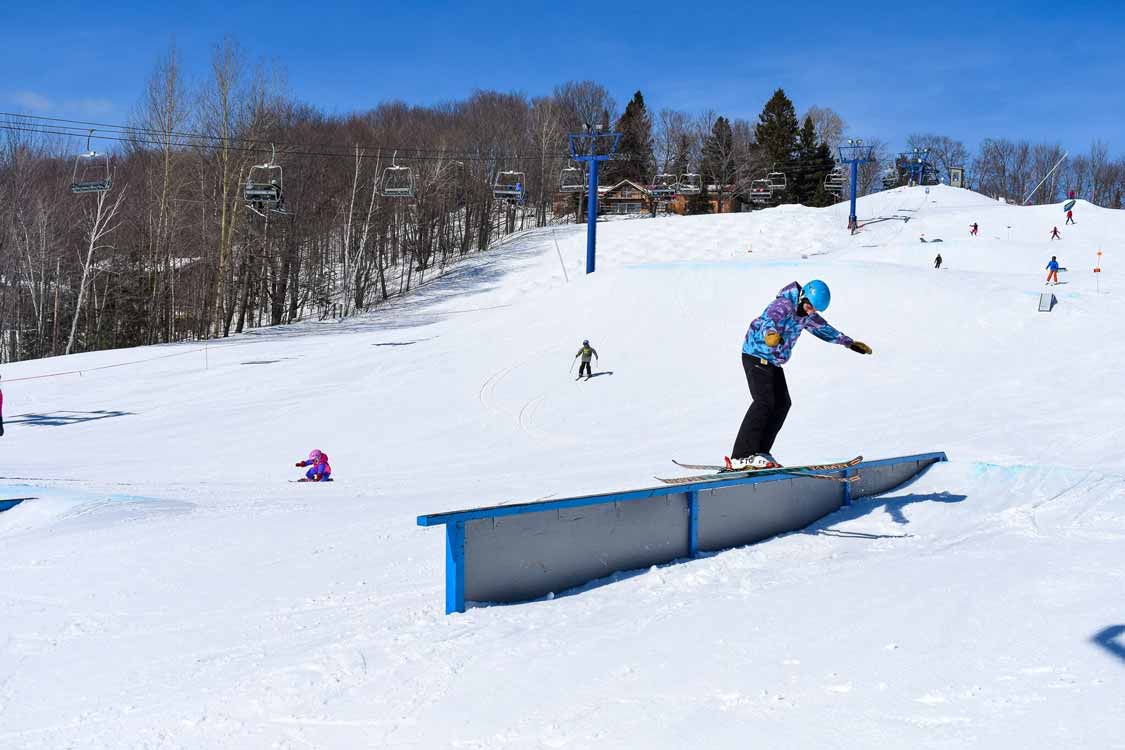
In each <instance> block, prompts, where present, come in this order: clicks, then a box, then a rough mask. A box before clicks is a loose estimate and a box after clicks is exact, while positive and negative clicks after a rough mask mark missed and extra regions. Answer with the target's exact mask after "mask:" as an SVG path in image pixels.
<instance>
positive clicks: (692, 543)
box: [687, 490, 699, 557]
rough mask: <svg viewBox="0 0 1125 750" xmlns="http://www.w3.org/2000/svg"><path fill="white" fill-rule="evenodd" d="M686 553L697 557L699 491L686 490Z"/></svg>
mask: <svg viewBox="0 0 1125 750" xmlns="http://www.w3.org/2000/svg"><path fill="white" fill-rule="evenodd" d="M687 497H688V513H689V514H690V518H689V520H688V551H689V553H690V555H691V556H692V557H699V490H688V493H687Z"/></svg>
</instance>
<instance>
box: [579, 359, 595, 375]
mask: <svg viewBox="0 0 1125 750" xmlns="http://www.w3.org/2000/svg"><path fill="white" fill-rule="evenodd" d="M583 370H585V372H586V377H588V378H592V377H593V376H594V374H593V373H592V372H590V360H586V361H585V362H583V363H582V364H580V365H578V377H582V371H583Z"/></svg>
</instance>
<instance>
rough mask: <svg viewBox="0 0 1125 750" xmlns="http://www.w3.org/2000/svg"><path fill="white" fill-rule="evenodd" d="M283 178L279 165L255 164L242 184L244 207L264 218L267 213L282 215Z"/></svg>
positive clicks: (283, 197)
mask: <svg viewBox="0 0 1125 750" xmlns="http://www.w3.org/2000/svg"><path fill="white" fill-rule="evenodd" d="M283 180H284V177H283V175H282V169H281V165H279V164H274V163H273V162H272V160H271V161H270V163H268V164H256V165H254V166H252V167H250V169H249V171H247V173H246V180H245V181H244V182H243V183H242V201H243V203H245V204H246V207H247V208H248V209H250V210H251V211H253V212H254V213H256V214H258V216H262V217H264V216H265V215H266V213H267V212H269V211H273V212H274V213H279V214H283V213H285V208H284V207H283V205H282V204H283V202H284V200H285V196H284V193H283V192H282V185H283Z"/></svg>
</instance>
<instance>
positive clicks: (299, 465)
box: [293, 461, 305, 469]
mask: <svg viewBox="0 0 1125 750" xmlns="http://www.w3.org/2000/svg"><path fill="white" fill-rule="evenodd" d="M293 465H294V466H296V467H297V468H298V469H301V468H304V466H305V462H304V461H298V462H297V463H295V464H293Z"/></svg>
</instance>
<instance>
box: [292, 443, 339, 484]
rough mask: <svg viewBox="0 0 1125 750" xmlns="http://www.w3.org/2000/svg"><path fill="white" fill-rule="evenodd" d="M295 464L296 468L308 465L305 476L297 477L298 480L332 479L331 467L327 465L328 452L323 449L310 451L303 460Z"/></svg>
mask: <svg viewBox="0 0 1125 750" xmlns="http://www.w3.org/2000/svg"><path fill="white" fill-rule="evenodd" d="M296 466H297V468H304V467H306V466H308V467H309V470H308V471H306V472H305V478H304V479H298V480H297V481H298V482H331V481H332V467H331V466H329V465H328V454H327V453H325V452H323V451H318V450H313V451H310V452H309V457H308V458H307V459H306V460H304V461H298V462H297V463H296Z"/></svg>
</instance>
